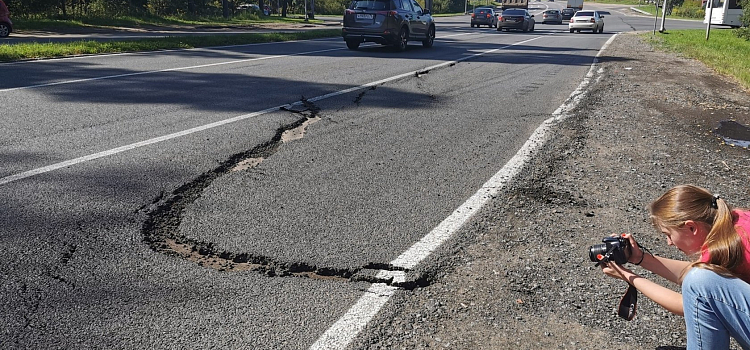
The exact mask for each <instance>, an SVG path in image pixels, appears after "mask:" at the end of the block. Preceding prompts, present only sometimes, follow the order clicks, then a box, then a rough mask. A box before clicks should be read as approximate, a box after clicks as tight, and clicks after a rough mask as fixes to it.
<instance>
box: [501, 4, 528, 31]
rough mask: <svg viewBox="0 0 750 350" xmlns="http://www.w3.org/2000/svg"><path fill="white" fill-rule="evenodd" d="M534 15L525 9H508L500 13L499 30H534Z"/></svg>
mask: <svg viewBox="0 0 750 350" xmlns="http://www.w3.org/2000/svg"><path fill="white" fill-rule="evenodd" d="M534 24H535V22H534V15H532V14H530V13H529V11H526V10H524V9H507V10H505V11H503V13H502V14H500V18H498V21H497V30H498V31H501V30H505V31H508V30H511V29H520V30H522V31H524V32H533V31H534Z"/></svg>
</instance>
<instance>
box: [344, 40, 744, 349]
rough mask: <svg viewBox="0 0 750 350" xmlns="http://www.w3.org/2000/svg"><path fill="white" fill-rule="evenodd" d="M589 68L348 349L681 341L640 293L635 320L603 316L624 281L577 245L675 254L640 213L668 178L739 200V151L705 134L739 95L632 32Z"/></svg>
mask: <svg viewBox="0 0 750 350" xmlns="http://www.w3.org/2000/svg"><path fill="white" fill-rule="evenodd" d="M600 67H601V68H602V69H603V73H602V74H603V76H602V79H601V80H600V81H599V82H598V83H597V84H595V85H594V86H592V88H591V89H590V91H589V94H588V96H587V97H586V98H585V99H584V100H583V101H582V102H581V104H580V105H579V106H578V108H577V109H576V110H575V111H574V112H573V113H572V116H571V117H570V118H568V119H567V120H566V121H565V122H563V123H561V124H560V125H559V126H558V129H557V133H556V137H554V138H553V139H552V140H551V141H550V142H549V143H548V144H547V145H545V147H544V149H543V150H542V151H541V152H540V153H539V156H538V157H537V158H535V159H534V160H533V161H532V163H531V164H529V165H528V167H527V168H526V169H525V170H524V171H523V172H522V173H523V175H522V177H521V178H519V179H518V180H517V182H516V183H515V184H514V185H512V186H510V187H509V188H508V189H507V190H506V191H505V192H502V193H501V194H500V195H499V196H498V198H496V200H495V201H494V202H492V204H491V205H489V206H488V207H487V208H484V209H483V210H482V212H481V214H480V215H478V216H477V217H476V218H475V220H474V223H473V224H471V225H470V226H471V227H470V228H469V229H466V230H465V232H464V233H463V235H462V236H463V237H465V238H463V239H459V241H458V242H454V243H455V244H454V245H453V248H448V249H446V250H447V251H448V254H446V255H445V257H444V258H442V259H441V261H436V262H433V263H434V266H439V267H436V268H435V273H434V274H435V278H434V279H433V280H432V281H431V284H430V285H429V286H427V287H424V288H418V289H415V290H413V291H402V292H400V293H398V294H397V297H395V298H394V300H393V301H392V302H391V303H390V305H387V306H386V308H384V310H386V311H384V312H382V314H381V315H379V317H378V319H376V320H375V321H374V322H373V323H372V324H371V325H370V327H368V329H367V330H366V331H365V332H363V335H362V336H361V337H360V338H359V339H358V340H357V341H355V344H354V347H356V348H369V349H401V348H404V349H407V348H408V349H423V348H428V347H429V348H435V347H437V348H450V349H476V348H482V349H508V348H515V349H538V348H540V347H546V348H559V349H568V348H571V349H593V348H599V347H601V346H602V345H603V344H606V346H607V347H608V348H616V349H674V348H677V349H679V348H682V347H684V344H685V330H684V325H683V319H682V318H681V317H677V316H674V315H671V314H669V313H667V312H666V311H664V310H663V309H661V308H660V307H658V306H657V305H655V304H654V303H653V302H651V301H650V300H648V299H647V298H645V297H644V296H641V298H640V299H639V306H638V316H637V317H636V319H635V320H634V321H630V322H628V321H625V320H622V319H619V318H618V317H617V316H616V315H615V312H614V308H615V306H616V304H617V302H618V301H619V299H620V297H621V296H622V293H624V291H625V289H626V285H625V284H624V283H623V282H621V281H616V280H613V279H610V278H606V277H604V276H603V274H602V273H601V272H600V271H599V270H598V268H595V267H594V266H593V264H592V263H591V262H590V261H589V259H588V247H589V246H591V245H592V244H597V243H600V242H601V238H602V237H604V236H605V235H608V234H610V233H619V232H633V233H635V234H636V235H637V237H639V241H640V242H641V243H643V244H644V245H645V246H647V247H650V248H651V250H652V251H653V252H654V253H656V254H658V255H662V256H667V257H672V258H680V259H684V257H682V256H681V254H680V253H679V252H678V251H676V250H675V249H673V248H671V247H668V246H667V245H666V242H665V241H664V239H663V238H662V237H661V236H660V235H659V234H658V233H656V232H655V231H654V230H653V228H652V227H651V226H650V224H649V223H648V220H647V214H646V209H645V208H646V206H647V205H648V203H649V202H650V201H651V200H653V199H654V198H656V197H657V196H658V195H660V194H661V193H663V192H664V191H665V190H666V189H667V188H669V187H672V186H674V185H677V184H683V183H692V184H696V185H700V186H704V187H707V188H709V189H710V190H712V191H714V192H715V193H720V194H722V196H723V197H725V198H727V199H728V200H729V202H730V203H733V204H735V205H737V206H750V203H749V202H748V201H747V198H750V197H749V196H748V194H749V193H748V188H747V182H748V175H747V174H748V173H750V171H748V170H750V169H749V168H750V150H748V149H746V148H741V147H737V146H731V145H728V144H726V143H725V142H723V141H722V139H721V138H720V135H718V134H717V133H716V132H715V128H716V126H717V124H718V123H719V122H721V121H725V120H733V121H735V122H736V123H738V124H741V125H744V126H747V125H750V95H749V94H748V92H746V91H744V90H742V89H741V88H740V87H739V86H738V84H736V83H735V82H733V81H732V80H731V79H729V78H725V77H722V76H720V75H717V74H716V73H714V72H713V71H712V70H710V69H709V68H707V67H705V66H704V65H702V64H701V63H699V62H697V61H694V60H689V59H685V58H681V57H679V56H677V55H674V54H670V53H664V52H661V51H658V50H655V49H654V48H652V47H651V45H650V44H648V43H645V42H644V41H642V40H641V39H640V38H639V37H638V36H637V35H635V34H623V35H619V36H618V37H617V38H616V40H615V41H614V42H613V43H612V44H611V45H610V47H609V48H608V49H607V50H606V51H604V53H603V55H602V57H601V63H600ZM501 166H502V164H500V165H498V168H499V167H501ZM636 271H637V272H643V271H640V270H636ZM646 276H648V277H653V276H652V275H650V274H648V273H647V274H646ZM654 280H655V281H657V282H658V283H661V284H663V285H665V286H670V287H672V288H674V286H671V285H669V284H668V282H666V281H664V280H661V279H660V278H658V277H657V278H654Z"/></svg>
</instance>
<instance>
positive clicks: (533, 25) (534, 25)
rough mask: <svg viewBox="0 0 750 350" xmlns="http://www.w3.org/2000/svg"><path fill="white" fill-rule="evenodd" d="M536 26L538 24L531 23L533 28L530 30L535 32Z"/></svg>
mask: <svg viewBox="0 0 750 350" xmlns="http://www.w3.org/2000/svg"><path fill="white" fill-rule="evenodd" d="M534 27H536V24H532V25H531V30H530V32H533V31H534Z"/></svg>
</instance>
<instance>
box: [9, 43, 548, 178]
mask: <svg viewBox="0 0 750 350" xmlns="http://www.w3.org/2000/svg"><path fill="white" fill-rule="evenodd" d="M539 38H541V36H539V37H534V38H531V39H527V40H524V41H519V42H517V43H515V44H510V45H506V46H503V47H501V48H497V49H492V50H487V51H484V52H480V53H477V54H473V55H470V56H466V57H463V58H460V59H457V60H455V61H448V62H444V63H440V64H436V65H433V66H430V67H426V68H423V69H419V70H415V71H411V72H408V73H403V74H399V75H396V76H392V77H390V78H385V79H381V80H378V81H374V82H370V83H367V84H363V85H360V86H355V87H351V88H348V89H344V90H339V91H335V92H332V93H329V94H325V95H322V96H317V97H313V98H309V99H308V101H311V102H315V101H320V100H324V99H327V98H331V97H334V96H339V95H343V94H348V93H350V92H354V91H358V90H362V89H367V88H370V87H372V86H377V85H381V84H384V83H387V82H391V81H394V80H398V79H402V78H406V77H409V76H413V75H414V74H416V73H418V72H423V71H426V70H433V69H437V68H441V67H446V66H450V65H452V64H456V63H458V62H462V61H465V60H468V59H472V58H474V57H478V56H482V55H486V54H488V53H492V52H496V51H500V50H503V49H506V48H509V47H512V46H515V45H520V44H524V43H527V42H529V41H532V40H536V39H539ZM333 50H340V49H327V50H319V51H311V52H325V51H333ZM297 55H299V54H297ZM286 56H290V55H286ZM273 57H284V56H273ZM267 58H270V57H264V58H263V59H267ZM242 61H248V60H242ZM232 62H238V61H231V62H222V63H216V64H211V65H219V64H229V63H232ZM211 65H204V66H211ZM193 67H197V66H193ZM201 67H202V66H201ZM177 69H188V67H181V68H174V69H171V70H177ZM165 71H166V70H165ZM154 72H156V71H154ZM143 73H144V74H145V73H146V72H143ZM137 74H138V73H134V74H132V75H137ZM95 79H96V78H92V79H90V80H95ZM99 79H103V78H99ZM46 85H54V84H46ZM2 91H4V90H0V92H2ZM300 104H301V102H299V101H297V102H294V103H289V104H285V105H280V106H276V107H271V108H267V109H264V110H262V111H258V112H253V113H248V114H243V115H240V116H236V117H232V118H229V119H224V120H220V121H217V122H213V123H210V124H206V125H202V126H198V127H195V128H191V129H187V130H183V131H179V132H176V133H172V134H169V135H164V136H160V137H155V138H152V139H148V140H144V141H141V142H136V143H132V144H129V145H125V146H121V147H117V148H113V149H110V150H106V151H102V152H98V153H94V154H90V155H86V156H83V157H78V158H75V159H70V160H66V161H63V162H59V163H55V164H51V165H48V166H44V167H41V168H36V169H32V170H28V171H25V172H22V173H18V174H13V175H10V176H6V177H3V178H0V186H2V185H4V184H8V183H11V182H14V181H18V180H21V179H25V178H28V177H32V176H36V175H39V174H44V173H47V172H50V171H53V170H57V169H61V168H65V167H69V166H71V165H75V164H79V163H83V162H87V161H90V160H94V159H98V158H102V157H107V156H111V155H114V154H118V153H122V152H125V151H129V150H132V149H136V148H139V147H143V146H148V145H152V144H155V143H158V142H162V141H166V140H171V139H174V138H178V137H181V136H186V135H190V134H194V133H196V132H199V131H204V130H208V129H212V128H215V127H218V126H222V125H226V124H229V123H234V122H237V121H241V120H245V119H249V118H254V117H257V116H260V115H263V114H267V113H271V112H274V111H277V110H279V109H281V108H282V107H287V108H289V107H292V106H297V105H300Z"/></svg>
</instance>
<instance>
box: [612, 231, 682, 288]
mask: <svg viewBox="0 0 750 350" xmlns="http://www.w3.org/2000/svg"><path fill="white" fill-rule="evenodd" d="M623 237H625V238H627V239H628V240H629V241H630V246H631V247H632V248H631V249H630V254H629V255H628V262H630V263H631V264H638V265H639V266H641V267H643V268H644V269H646V270H649V271H651V272H653V273H655V274H657V275H659V276H661V277H664V278H666V279H667V280H669V281H672V282H674V283H677V284H682V274H683V271H685V269H686V268H687V267H688V266H689V265H690V262H689V261H682V260H674V259H667V258H663V257H660V256H653V255H651V254H646V253H645V252H644V251H643V249H641V248H640V246H638V243H637V242H636V241H635V238H634V237H633V235H631V234H624V235H623Z"/></svg>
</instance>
